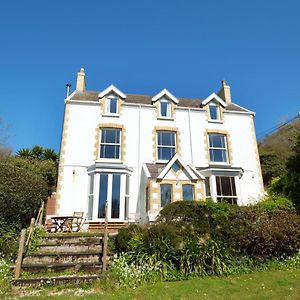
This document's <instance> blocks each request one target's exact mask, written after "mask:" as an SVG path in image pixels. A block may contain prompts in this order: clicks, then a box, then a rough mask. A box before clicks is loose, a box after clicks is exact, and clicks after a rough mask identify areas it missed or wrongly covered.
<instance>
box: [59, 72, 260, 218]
mask: <svg viewBox="0 0 300 300" xmlns="http://www.w3.org/2000/svg"><path fill="white" fill-rule="evenodd" d="M253 118H254V113H253V112H251V111H249V110H247V109H245V108H243V107H241V106H239V105H237V104H234V103H233V102H232V101H231V94H230V87H229V86H228V85H227V84H226V83H225V81H223V82H222V87H221V90H220V91H219V92H218V94H215V93H212V94H211V95H209V96H208V97H206V98H205V99H189V98H177V97H176V96H175V95H173V94H172V93H171V92H169V91H168V90H166V89H164V90H162V91H159V92H158V93H157V94H156V95H152V96H146V95H136V94H126V93H124V92H122V91H120V90H119V89H118V88H116V87H115V86H113V85H111V86H109V87H107V88H105V89H104V90H102V91H88V90H86V85H85V72H84V69H81V70H80V72H79V73H78V75H77V85H76V90H75V91H74V92H73V93H72V94H71V95H69V96H68V97H67V98H66V99H65V115H64V124H63V132H62V141H61V151H60V163H59V177H58V186H57V207H56V213H57V214H58V215H69V214H72V213H73V212H74V211H83V212H85V213H86V215H87V220H88V221H89V222H90V223H93V222H103V220H104V208H105V203H106V201H107V202H108V220H109V221H110V222H120V223H124V222H137V223H146V222H149V221H153V220H155V218H156V216H157V214H158V213H159V211H160V209H161V208H162V207H164V206H165V205H166V204H168V203H170V202H173V201H180V200H185V201H191V200H195V201H205V199H206V198H212V199H213V200H214V201H218V202H229V203H232V204H238V205H247V204H250V203H253V202H256V201H258V200H259V199H260V198H261V197H262V196H263V194H264V187H263V181H262V176H261V168H260V163H259V156H258V151H257V143H256V136H255V129H254V123H253Z"/></svg>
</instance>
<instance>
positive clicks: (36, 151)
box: [16, 145, 58, 163]
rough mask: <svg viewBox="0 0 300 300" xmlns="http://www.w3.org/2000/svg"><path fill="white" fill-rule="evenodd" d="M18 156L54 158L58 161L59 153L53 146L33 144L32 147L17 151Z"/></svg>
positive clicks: (39, 158)
mask: <svg viewBox="0 0 300 300" xmlns="http://www.w3.org/2000/svg"><path fill="white" fill-rule="evenodd" d="M16 156H17V157H22V158H26V159H38V160H52V161H54V162H56V163H57V161H58V154H57V153H56V152H55V151H54V150H53V149H52V148H43V147H42V146H38V145H36V146H33V147H32V148H31V149H30V148H22V149H20V150H18V151H17V152H16Z"/></svg>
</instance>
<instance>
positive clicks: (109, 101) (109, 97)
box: [105, 95, 119, 115]
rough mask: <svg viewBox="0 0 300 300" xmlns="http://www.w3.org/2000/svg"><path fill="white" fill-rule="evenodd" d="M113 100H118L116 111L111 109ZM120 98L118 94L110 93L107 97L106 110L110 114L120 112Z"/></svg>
mask: <svg viewBox="0 0 300 300" xmlns="http://www.w3.org/2000/svg"><path fill="white" fill-rule="evenodd" d="M111 100H116V112H111V111H110V103H111ZM118 104H119V99H118V97H117V96H115V95H109V96H107V97H106V109H105V112H106V114H108V115H118V114H119V105H118Z"/></svg>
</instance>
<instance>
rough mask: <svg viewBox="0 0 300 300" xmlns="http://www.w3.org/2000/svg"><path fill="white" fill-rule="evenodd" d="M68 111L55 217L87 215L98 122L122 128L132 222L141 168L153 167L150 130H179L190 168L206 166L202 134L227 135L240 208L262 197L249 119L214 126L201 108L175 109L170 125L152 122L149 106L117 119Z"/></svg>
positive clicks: (138, 209)
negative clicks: (235, 169)
mask: <svg viewBox="0 0 300 300" xmlns="http://www.w3.org/2000/svg"><path fill="white" fill-rule="evenodd" d="M68 106H69V108H68V111H69V114H68V120H67V121H66V124H65V126H66V128H65V131H66V132H65V141H64V142H65V147H64V151H65V153H64V157H63V165H62V168H63V172H62V174H61V175H62V176H61V191H60V210H59V214H60V215H63V214H72V213H73V212H74V211H76V210H79V211H86V210H87V195H88V174H87V167H89V166H91V165H93V164H94V163H95V156H94V151H95V143H96V141H97V132H98V131H97V130H98V129H97V128H98V126H99V124H100V123H112V124H120V125H123V126H124V128H125V129H126V155H125V161H124V162H123V163H124V164H125V165H127V166H128V167H130V168H131V169H132V170H133V171H132V174H131V178H130V201H129V218H130V219H132V220H133V219H135V220H140V219H144V218H145V212H144V210H145V207H144V202H145V187H146V185H145V178H144V179H143V180H141V177H142V176H141V168H142V164H143V163H150V162H155V161H154V160H153V140H152V138H153V129H154V127H155V126H161V127H174V128H178V129H179V131H180V139H181V153H180V155H181V157H182V159H183V161H184V162H185V163H186V164H192V165H194V166H195V167H207V166H208V161H207V153H206V150H205V149H206V148H207V145H206V143H207V140H206V138H205V132H206V129H210V130H223V131H227V132H228V133H229V134H230V139H231V151H232V155H233V161H232V166H233V167H241V168H243V169H244V174H243V176H242V177H241V179H240V181H239V183H240V185H239V187H238V189H239V190H240V194H241V203H243V204H247V203H249V202H253V201H255V200H257V199H258V198H259V197H261V196H262V194H261V191H262V189H261V177H260V170H259V169H258V164H257V153H256V149H255V147H256V144H255V143H256V141H255V139H254V138H255V136H254V135H253V125H252V115H250V114H238V113H225V114H224V122H223V123H222V124H216V123H209V122H208V121H207V115H206V112H205V111H204V110H203V109H190V112H189V109H177V110H176V114H175V120H173V121H172V120H159V119H157V116H156V109H155V108H154V107H146V106H141V107H140V106H139V105H135V106H134V105H126V104H125V105H123V109H122V114H121V116H120V117H108V116H105V117H104V116H102V115H101V110H100V105H99V104H98V103H78V102H77V103H76V102H75V101H74V102H72V103H70V104H68ZM190 130H191V131H190ZM190 136H192V141H191V140H190ZM191 144H192V151H191V147H190V145H191ZM98 147H99V145H98ZM192 154H193V156H192Z"/></svg>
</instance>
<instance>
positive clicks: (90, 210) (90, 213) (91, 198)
mask: <svg viewBox="0 0 300 300" xmlns="http://www.w3.org/2000/svg"><path fill="white" fill-rule="evenodd" d="M88 199H89V203H88V215H87V218H88V220H92V218H93V207H94V196H93V195H89V198H88Z"/></svg>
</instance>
